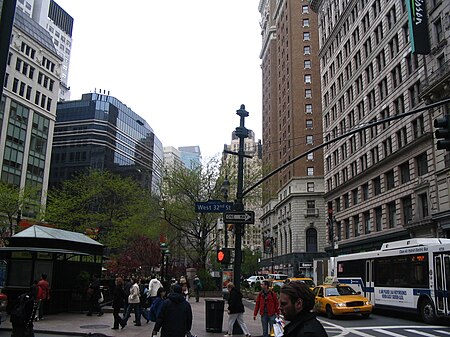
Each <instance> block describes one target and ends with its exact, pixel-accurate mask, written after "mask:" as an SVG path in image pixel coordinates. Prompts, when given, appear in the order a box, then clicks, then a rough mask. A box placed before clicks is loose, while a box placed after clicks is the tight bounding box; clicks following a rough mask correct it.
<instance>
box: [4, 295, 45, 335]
mask: <svg viewBox="0 0 450 337" xmlns="http://www.w3.org/2000/svg"><path fill="white" fill-rule="evenodd" d="M37 305H38V302H37V301H36V300H35V298H34V296H33V294H32V293H31V291H30V292H27V293H24V294H22V295H20V296H19V298H18V301H17V303H16V305H15V306H14V307H13V309H12V310H11V315H10V321H11V323H12V334H11V337H34V330H33V319H34V315H35V313H36V310H37Z"/></svg>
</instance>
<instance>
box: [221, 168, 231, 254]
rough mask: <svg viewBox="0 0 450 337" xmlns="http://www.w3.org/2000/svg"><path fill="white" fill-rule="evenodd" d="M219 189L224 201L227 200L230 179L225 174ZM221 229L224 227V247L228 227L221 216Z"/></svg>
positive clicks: (226, 245) (226, 242) (226, 240)
mask: <svg viewBox="0 0 450 337" xmlns="http://www.w3.org/2000/svg"><path fill="white" fill-rule="evenodd" d="M220 191H221V192H222V195H223V199H224V201H225V202H227V201H228V192H229V191H230V181H229V180H228V176H227V175H225V180H224V181H223V182H222V187H221V188H220ZM223 219H224V221H223V227H224V228H223V229H224V234H223V235H224V241H225V248H228V227H227V224H226V223H225V217H223Z"/></svg>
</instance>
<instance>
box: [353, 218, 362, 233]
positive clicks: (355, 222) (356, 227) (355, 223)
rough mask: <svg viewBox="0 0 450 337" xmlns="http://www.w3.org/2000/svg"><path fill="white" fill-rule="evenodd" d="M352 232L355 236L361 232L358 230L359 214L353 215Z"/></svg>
mask: <svg viewBox="0 0 450 337" xmlns="http://www.w3.org/2000/svg"><path fill="white" fill-rule="evenodd" d="M353 234H354V237H355V238H356V237H358V236H359V235H360V234H361V233H360V231H359V215H355V216H354V217H353Z"/></svg>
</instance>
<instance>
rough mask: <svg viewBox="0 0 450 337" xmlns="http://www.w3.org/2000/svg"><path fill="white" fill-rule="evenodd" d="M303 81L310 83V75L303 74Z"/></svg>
mask: <svg viewBox="0 0 450 337" xmlns="http://www.w3.org/2000/svg"><path fill="white" fill-rule="evenodd" d="M305 83H307V84H309V83H311V75H309V74H308V75H305Z"/></svg>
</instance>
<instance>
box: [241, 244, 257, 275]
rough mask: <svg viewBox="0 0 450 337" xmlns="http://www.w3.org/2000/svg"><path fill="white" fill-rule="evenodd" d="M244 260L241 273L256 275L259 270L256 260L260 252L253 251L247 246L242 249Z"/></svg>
mask: <svg viewBox="0 0 450 337" xmlns="http://www.w3.org/2000/svg"><path fill="white" fill-rule="evenodd" d="M243 254H244V262H243V263H242V267H241V268H242V275H247V276H251V275H256V272H257V271H258V270H259V264H258V260H259V259H260V258H261V252H259V251H256V252H253V251H251V250H250V249H249V248H244V249H243Z"/></svg>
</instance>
